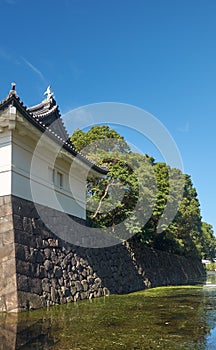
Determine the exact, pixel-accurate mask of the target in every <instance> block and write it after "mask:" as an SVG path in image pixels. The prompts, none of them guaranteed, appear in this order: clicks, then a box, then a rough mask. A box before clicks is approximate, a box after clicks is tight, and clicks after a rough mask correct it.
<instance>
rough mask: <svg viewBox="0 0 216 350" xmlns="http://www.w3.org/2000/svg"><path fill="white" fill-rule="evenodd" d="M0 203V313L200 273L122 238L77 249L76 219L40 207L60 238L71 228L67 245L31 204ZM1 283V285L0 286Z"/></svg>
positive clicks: (191, 279) (195, 279)
mask: <svg viewBox="0 0 216 350" xmlns="http://www.w3.org/2000/svg"><path fill="white" fill-rule="evenodd" d="M4 203H5V204H7V205H6V206H5V204H4ZM1 204H2V205H1V207H0V208H1V209H0V210H1V220H2V224H3V225H2V226H1V227H0V230H1V231H0V237H1V239H0V242H1V243H0V245H1V246H0V247H1V248H0V253H1V255H0V265H1V270H2V269H3V271H4V272H3V274H2V273H1V276H0V310H2V311H20V310H29V309H34V308H40V307H43V306H47V305H54V304H61V303H67V302H71V301H77V300H80V299H86V298H95V297H100V296H103V295H109V294H110V293H117V294H121V293H122V294H123V293H130V292H133V291H137V290H142V289H145V288H146V287H155V286H160V285H182V284H194V283H200V282H202V281H203V278H204V276H205V271H204V268H203V266H202V264H201V262H200V261H198V260H197V261H196V260H193V259H186V258H184V257H180V256H176V255H171V254H168V253H165V252H161V251H155V250H152V249H149V248H147V247H142V246H137V245H135V246H134V245H132V244H129V243H128V242H125V243H124V244H118V245H114V246H111V247H107V248H97V249H90V248H83V247H79V246H78V243H79V227H80V225H79V226H78V227H77V226H76V220H74V221H71V222H72V224H71V226H70V227H67V226H66V223H65V222H64V220H65V217H64V215H63V214H61V213H60V212H57V211H56V210H54V209H49V208H45V207H40V209H42V210H43V214H44V215H45V216H46V218H47V220H49V222H53V223H54V224H55V225H57V221H58V223H60V225H59V230H62V232H61V235H60V236H61V237H64V235H65V236H66V231H68V230H69V231H71V232H73V234H74V237H75V238H74V240H73V241H75V240H77V244H76V245H73V244H69V243H67V242H66V241H65V240H64V239H61V238H60V237H59V235H58V236H56V235H55V234H54V233H52V230H50V229H48V228H47V227H46V226H45V225H44V223H43V221H42V220H41V218H40V216H39V214H38V212H37V210H36V209H35V206H34V204H33V203H32V202H29V201H26V200H24V199H20V198H18V197H15V196H8V197H4V199H3V200H2V202H1ZM5 208H7V210H6V209H5ZM4 213H5V214H4ZM4 215H5V216H4ZM6 218H7V220H6ZM5 220H6V221H5ZM77 220H78V219H77ZM4 222H7V224H5V223H4ZM73 223H74V224H73ZM79 223H80V220H79ZM83 224H84V222H83ZM63 231H65V233H64V232H63ZM3 242H4V243H3ZM9 246H10V247H11V249H12V251H13V252H14V253H13V254H12V253H11V254H12V258H10V261H11V262H10V264H11V265H10V266H11V269H12V270H11V271H12V273H11V276H10V277H9V274H8V272H7V273H6V272H5V271H6V270H7V268H6V265H5V261H8V259H9V257H8V254H9V253H8V247H9ZM9 256H10V254H9ZM11 278H12V280H13V286H12V287H13V288H12V289H13V291H14V294H13V295H12V296H13V298H12V299H11V295H10V293H9V289H10V288H9V287H7V283H9V284H10V286H11V283H12V282H11ZM2 283H3V285H4V286H6V287H4V288H3V287H2ZM11 300H12V301H13V302H11Z"/></svg>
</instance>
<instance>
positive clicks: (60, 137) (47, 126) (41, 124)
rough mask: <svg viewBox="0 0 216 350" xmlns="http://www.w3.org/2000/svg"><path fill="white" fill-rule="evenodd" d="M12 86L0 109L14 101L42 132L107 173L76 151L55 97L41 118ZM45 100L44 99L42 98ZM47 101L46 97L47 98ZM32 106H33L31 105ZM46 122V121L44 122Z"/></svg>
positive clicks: (104, 171) (13, 84) (97, 169)
mask: <svg viewBox="0 0 216 350" xmlns="http://www.w3.org/2000/svg"><path fill="white" fill-rule="evenodd" d="M11 86H12V88H11V90H10V91H9V94H8V95H7V97H6V98H5V99H3V100H2V101H0V110H4V109H5V108H7V107H8V106H10V105H14V103H15V104H16V107H17V108H18V110H19V111H20V112H21V113H24V116H25V117H26V118H27V120H28V121H29V122H32V123H33V124H34V125H35V126H36V127H38V128H39V129H40V130H41V131H42V132H46V131H47V132H48V135H50V137H51V138H54V139H55V141H56V142H61V144H62V146H63V147H64V148H65V149H66V150H68V151H69V152H70V153H72V154H73V155H74V156H76V157H78V158H79V159H81V160H82V161H83V162H84V163H87V164H88V165H89V166H90V167H92V168H93V169H94V170H96V171H97V172H99V173H101V174H104V175H105V174H107V171H108V170H107V169H104V168H102V167H100V166H98V165H96V164H95V163H93V162H92V161H91V160H90V159H88V158H87V157H86V156H85V155H84V154H82V153H81V152H79V151H77V150H76V148H75V146H74V145H73V143H72V142H71V140H70V137H69V134H68V132H67V130H66V128H65V126H64V122H63V120H62V118H61V114H60V112H59V107H58V105H57V104H56V101H55V99H54V98H53V96H51V98H52V100H53V101H54V103H55V104H54V105H53V106H52V108H51V110H52V113H50V111H48V112H47V113H46V115H45V114H44V115H43V117H42V118H41V116H42V115H40V114H39V115H37V113H33V111H30V108H27V107H26V106H25V105H24V104H23V102H22V101H20V98H19V96H18V95H17V93H16V90H15V86H16V84H15V83H12V84H11ZM44 102H45V100H44ZM47 102H48V99H47ZM39 105H40V104H38V105H37V106H39ZM33 107H34V106H33ZM47 116H51V117H53V118H54V117H55V119H53V120H52V118H51V120H49V119H47V120H44V119H45V117H47ZM46 122H47V123H46ZM55 122H58V125H57V127H58V128H61V129H62V130H58V129H57V130H56V124H55ZM52 126H55V128H52ZM58 131H61V132H62V134H61V132H60V134H59V133H58Z"/></svg>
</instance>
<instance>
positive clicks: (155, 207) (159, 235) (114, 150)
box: [71, 126, 216, 259]
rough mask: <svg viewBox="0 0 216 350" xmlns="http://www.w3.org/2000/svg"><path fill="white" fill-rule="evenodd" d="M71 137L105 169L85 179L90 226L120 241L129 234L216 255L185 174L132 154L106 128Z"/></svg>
mask: <svg viewBox="0 0 216 350" xmlns="http://www.w3.org/2000/svg"><path fill="white" fill-rule="evenodd" d="M71 141H72V142H73V144H74V146H75V147H76V149H77V150H78V151H80V152H82V153H83V154H84V155H85V156H87V157H88V158H89V159H91V160H92V161H94V162H96V163H97V164H98V165H100V166H106V167H107V168H108V170H109V172H108V174H107V176H106V177H103V178H96V177H90V178H88V186H87V215H88V219H89V221H90V222H91V225H92V226H94V227H106V228H108V229H109V230H110V232H111V233H112V234H114V235H116V236H118V237H121V238H122V239H124V237H125V236H126V237H132V236H133V239H135V240H139V241H140V242H141V243H143V244H145V245H148V246H150V247H154V248H156V249H160V250H165V251H168V252H172V253H177V254H182V255H187V256H188V255H190V256H196V257H202V258H211V259H213V258H214V257H215V253H216V238H215V236H214V233H213V230H212V226H211V225H209V224H207V223H205V222H202V218H201V213H200V204H199V200H198V198H197V192H196V189H195V188H194V186H193V183H192V181H191V178H190V176H189V175H187V174H182V173H181V171H180V170H179V169H173V168H170V167H169V166H168V165H167V164H165V163H161V162H155V160H154V159H153V158H152V157H150V156H148V155H141V154H138V153H134V152H132V151H131V150H130V147H129V145H128V144H127V143H126V141H125V139H124V138H123V137H122V136H121V135H119V134H118V133H117V132H116V131H115V130H113V129H110V128H109V126H93V127H92V128H91V129H90V130H88V131H87V132H83V131H81V130H76V131H75V132H74V133H73V135H72V136H71ZM172 211H173V212H172ZM170 217H171V218H172V220H170Z"/></svg>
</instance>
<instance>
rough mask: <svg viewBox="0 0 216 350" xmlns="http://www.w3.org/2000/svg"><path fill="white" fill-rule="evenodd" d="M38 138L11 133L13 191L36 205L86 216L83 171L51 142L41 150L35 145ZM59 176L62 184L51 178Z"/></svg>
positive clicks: (84, 176) (82, 216) (84, 173)
mask: <svg viewBox="0 0 216 350" xmlns="http://www.w3.org/2000/svg"><path fill="white" fill-rule="evenodd" d="M37 142H38V140H34V139H33V138H32V137H29V135H28V134H26V135H24V136H23V135H20V134H19V133H18V132H16V131H14V132H13V142H12V144H13V147H12V194H14V195H16V196H18V197H21V198H24V199H27V200H31V201H33V202H36V203H38V204H42V205H45V206H48V207H50V208H53V209H57V210H60V211H63V212H66V213H68V214H71V215H75V216H77V217H80V218H83V219H85V218H86V181H85V180H86V170H85V168H84V167H83V165H82V164H81V163H80V164H76V166H74V165H72V166H71V164H74V163H73V162H72V160H71V159H70V158H69V157H63V158H62V157H60V156H58V151H59V150H60V148H59V149H57V150H56V147H55V144H54V143H53V144H52V142H51V143H49V145H45V147H43V149H40V148H39V149H38V148H35V147H36V145H37ZM53 168H54V172H55V176H56V177H57V175H58V174H61V176H62V187H61V188H60V187H59V186H57V184H56V181H54V183H53V181H52V178H51V177H50V169H53Z"/></svg>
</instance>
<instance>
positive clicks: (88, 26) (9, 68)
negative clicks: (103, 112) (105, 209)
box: [0, 0, 216, 229]
mask: <svg viewBox="0 0 216 350" xmlns="http://www.w3.org/2000/svg"><path fill="white" fill-rule="evenodd" d="M0 11H1V22H0V33H1V41H0V72H1V75H0V98H4V97H5V96H6V95H7V93H8V90H9V88H10V83H11V82H12V81H15V82H16V83H17V92H18V94H19V96H20V97H21V99H22V101H23V102H24V104H26V105H27V106H31V105H33V104H36V103H38V102H40V101H41V100H42V99H43V92H44V91H45V90H46V88H47V86H48V85H49V84H51V86H52V89H53V90H54V93H55V97H56V100H57V103H58V104H59V106H60V110H61V113H62V114H64V113H66V112H68V111H70V110H71V109H73V108H78V107H80V106H83V105H87V104H92V103H98V102H104V101H105V102H120V103H126V104H131V105H134V106H137V107H139V108H142V109H144V110H146V111H148V112H150V113H151V114H153V115H154V116H155V117H156V118H158V119H159V120H160V121H161V122H162V123H163V124H164V126H165V127H166V128H167V129H168V131H169V133H170V134H171V135H172V137H173V138H174V140H175V142H176V144H177V146H178V148H179V151H180V153H181V156H182V159H183V164H184V171H185V172H186V173H188V174H190V175H191V177H192V181H193V183H194V186H195V187H196V189H197V192H198V195H199V200H200V204H201V213H202V216H203V220H205V221H207V222H209V223H211V224H212V225H213V226H214V228H215V229H216V216H215V199H216V186H215V170H216V164H215V149H216V147H215V146H216V137H215V129H216V98H215V96H216V21H215V18H216V1H215V0H91V1H90V0H61V1H60V0H58V1H57V0H52V1H51V0H47V1H42V0H37V1H27V0H0ZM137 127H139V125H138V126H137ZM125 136H127V132H126V133H125ZM137 142H138V144H137V146H138V147H139V148H141V149H142V150H143V152H144V153H151V152H154V151H153V150H152V149H151V147H150V148H148V145H146V144H145V142H143V143H142V141H139V140H138V139H137ZM152 155H153V156H155V158H156V160H159V159H157V156H158V155H157V152H156V153H155V154H152Z"/></svg>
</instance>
